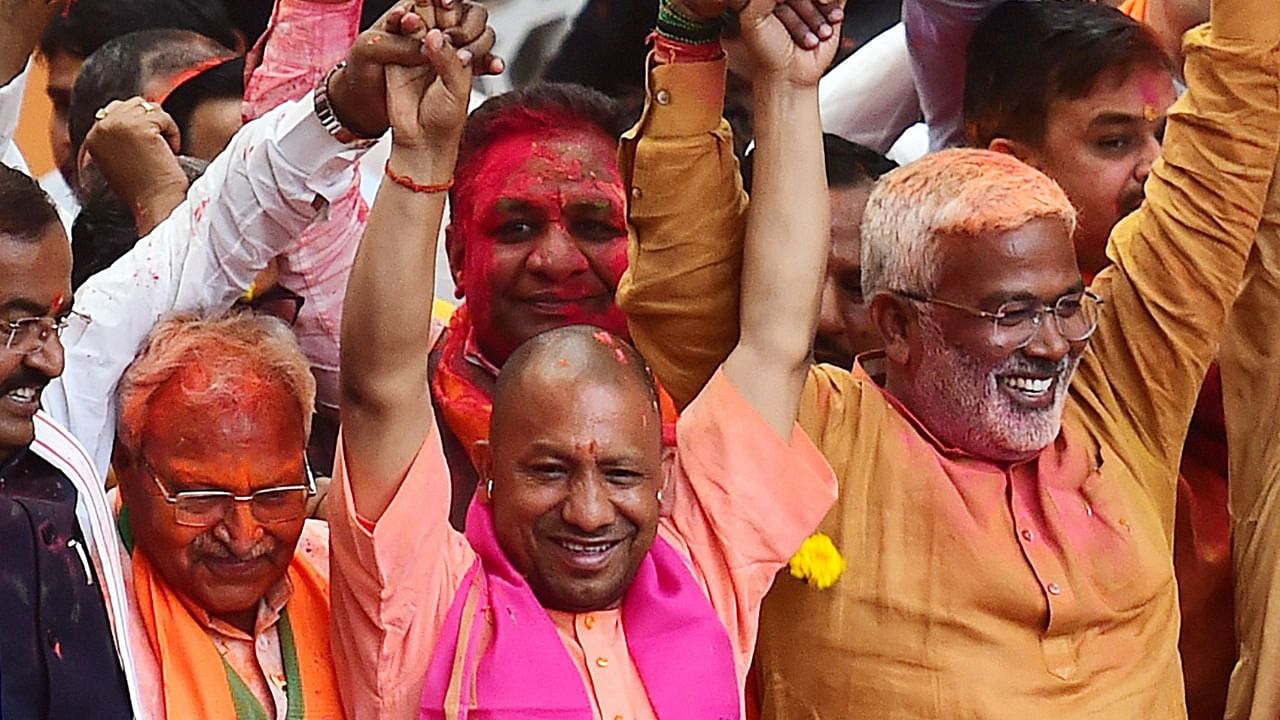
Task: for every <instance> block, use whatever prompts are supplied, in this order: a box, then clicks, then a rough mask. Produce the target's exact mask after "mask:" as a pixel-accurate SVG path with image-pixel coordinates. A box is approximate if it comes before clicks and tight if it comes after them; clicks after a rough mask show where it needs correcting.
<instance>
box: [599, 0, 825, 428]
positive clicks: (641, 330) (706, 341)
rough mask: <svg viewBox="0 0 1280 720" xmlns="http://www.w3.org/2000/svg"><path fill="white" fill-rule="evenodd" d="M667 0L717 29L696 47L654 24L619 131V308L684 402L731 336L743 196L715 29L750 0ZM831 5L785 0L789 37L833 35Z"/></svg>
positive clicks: (729, 346)
mask: <svg viewBox="0 0 1280 720" xmlns="http://www.w3.org/2000/svg"><path fill="white" fill-rule="evenodd" d="M666 5H667V6H668V8H667V9H668V11H670V12H674V13H676V14H677V15H679V16H681V17H684V18H686V19H689V20H691V21H693V22H696V23H701V24H702V27H704V28H706V33H707V35H708V36H709V37H713V38H715V39H714V40H712V41H710V42H706V43H702V44H700V45H696V46H691V45H689V44H687V43H682V42H680V41H679V40H676V39H674V37H672V36H667V35H664V26H663V25H662V23H661V22H660V24H659V28H658V33H657V39H656V41H655V48H654V52H653V54H652V55H651V68H650V71H649V82H648V83H646V87H647V88H648V97H647V98H646V100H645V111H644V114H643V116H642V117H641V118H640V121H639V122H638V123H637V124H636V126H635V127H633V128H632V129H631V130H629V131H628V132H627V133H626V134H625V135H623V139H622V144H621V148H620V151H619V163H618V164H619V167H621V168H622V174H623V177H624V178H625V179H626V182H627V184H628V185H629V188H628V190H629V198H630V205H629V208H628V226H629V229H630V232H631V240H630V249H629V253H628V254H629V259H630V264H629V266H628V268H627V272H626V273H625V274H624V275H623V277H622V281H621V283H619V285H618V306H619V307H620V308H622V311H623V312H624V313H626V315H627V323H628V325H629V327H630V330H631V338H632V340H633V341H634V342H635V344H636V347H637V348H639V349H640V352H641V353H643V354H644V356H645V358H646V359H647V360H648V361H649V363H650V365H651V366H652V367H653V370H654V373H655V374H656V375H657V377H658V380H659V381H661V382H662V384H663V386H664V387H665V388H666V390H667V391H668V392H669V393H670V394H671V397H672V398H673V399H674V400H675V401H676V404H677V405H678V406H680V407H684V406H685V405H688V404H689V403H690V402H691V401H692V400H693V398H694V397H696V396H697V394H698V392H699V391H701V390H702V387H703V386H704V385H706V383H707V381H708V380H709V379H710V378H711V376H712V374H714V373H715V371H716V368H718V367H720V365H721V363H723V362H724V360H725V358H726V357H728V355H729V352H730V351H732V350H733V348H734V345H735V344H736V343H737V342H738V321H739V317H738V301H739V298H740V286H739V282H740V279H741V272H742V243H743V239H744V237H745V232H746V215H747V196H746V194H745V193H744V192H743V190H742V178H741V177H740V176H739V174H738V160H737V158H736V157H735V156H734V153H733V148H734V143H733V133H732V131H731V130H730V128H729V124H728V123H727V122H725V121H724V120H722V119H721V117H720V116H721V114H722V113H723V111H724V98H725V73H726V63H725V58H724V54H723V52H721V50H720V43H719V39H718V30H717V29H716V28H717V27H718V25H717V23H718V21H719V18H720V16H721V15H723V14H724V12H725V11H726V9H730V8H737V7H739V6H741V5H745V2H744V0H736V1H735V2H726V0H671V1H670V2H669V3H666ZM791 5H794V6H795V8H796V9H795V10H792V9H791V7H790V6H791ZM837 7H839V6H838V5H836V4H830V5H826V6H820V5H818V4H816V3H814V2H812V0H791V1H790V2H789V3H788V4H787V5H783V6H781V8H785V10H782V9H780V10H779V12H780V13H782V15H783V16H785V17H786V18H787V21H788V25H787V28H788V30H789V31H790V32H791V36H792V37H793V38H794V39H795V40H797V41H799V42H804V40H805V38H806V37H807V36H812V38H813V39H814V41H815V42H816V39H817V37H818V34H826V35H827V36H828V37H831V36H832V35H831V34H830V33H831V32H832V31H831V29H830V25H828V30H826V31H823V30H822V26H823V25H824V24H826V20H825V16H823V15H822V14H820V12H819V11H820V10H824V11H826V12H827V13H828V14H829V13H830V12H831V11H832V10H833V9H835V8H837ZM831 17H833V18H836V17H840V15H839V14H836V15H834V16H831ZM832 21H833V22H834V19H833V20H832ZM823 232H824V233H825V232H826V231H825V230H824V231H823Z"/></svg>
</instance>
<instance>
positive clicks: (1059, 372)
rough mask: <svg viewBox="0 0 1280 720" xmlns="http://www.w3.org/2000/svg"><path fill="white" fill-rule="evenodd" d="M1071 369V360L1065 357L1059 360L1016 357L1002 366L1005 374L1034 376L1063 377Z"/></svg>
mask: <svg viewBox="0 0 1280 720" xmlns="http://www.w3.org/2000/svg"><path fill="white" fill-rule="evenodd" d="M1069 370H1071V361H1070V360H1069V359H1068V358H1065V357H1064V358H1063V359H1061V360H1059V361H1058V362H1053V361H1052V360H1045V359H1042V358H1029V357H1021V356H1019V357H1015V358H1014V359H1013V361H1012V362H1010V363H1009V364H1008V365H1007V366H1005V367H1003V368H1001V373H1002V374H1005V375H1031V376H1034V377H1062V376H1063V375H1066V374H1067V372H1068V371H1069Z"/></svg>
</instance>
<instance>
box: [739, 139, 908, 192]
mask: <svg viewBox="0 0 1280 720" xmlns="http://www.w3.org/2000/svg"><path fill="white" fill-rule="evenodd" d="M755 155H756V154H755V152H754V151H752V152H750V153H747V156H746V157H745V158H743V160H742V184H743V186H745V187H746V188H747V190H750V189H751V180H752V178H753V176H754V175H755ZM822 156H823V158H824V159H825V160H826V165H827V187H829V188H832V189H835V188H850V187H854V186H855V185H861V184H863V183H873V182H875V181H876V180H878V179H880V176H881V175H884V174H885V173H887V172H889V171H891V170H894V169H895V168H897V167H898V163H896V162H894V161H892V160H890V159H889V158H887V157H885V156H884V155H881V154H880V153H878V152H876V151H875V150H872V149H871V148H869V147H867V146H866V145H859V144H858V143H856V142H850V141H848V140H845V139H844V138H842V137H840V136H839V135H833V134H831V133H822Z"/></svg>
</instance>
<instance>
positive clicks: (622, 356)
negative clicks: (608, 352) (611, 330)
mask: <svg viewBox="0 0 1280 720" xmlns="http://www.w3.org/2000/svg"><path fill="white" fill-rule="evenodd" d="M613 356H614V357H615V358H617V359H618V362H620V363H622V364H623V365H627V364H629V363H630V361H629V360H627V354H626V353H625V352H623V350H622V348H615V349H614V351H613Z"/></svg>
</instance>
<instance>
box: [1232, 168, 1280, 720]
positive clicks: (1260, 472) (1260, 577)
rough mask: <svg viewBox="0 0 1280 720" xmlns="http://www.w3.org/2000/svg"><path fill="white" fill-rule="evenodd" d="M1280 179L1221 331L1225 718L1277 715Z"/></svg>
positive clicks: (1279, 664)
mask: <svg viewBox="0 0 1280 720" xmlns="http://www.w3.org/2000/svg"><path fill="white" fill-rule="evenodd" d="M1278 307H1280V182H1277V180H1276V178H1272V181H1271V193H1270V196H1269V198H1268V200H1267V208H1266V212H1265V214H1264V216H1263V221H1262V227H1261V229H1260V230H1259V231H1258V240H1257V243H1256V245H1255V246H1254V248H1253V253H1252V254H1251V255H1250V256H1249V262H1248V269H1247V271H1246V273H1245V282H1244V289H1243V290H1241V291H1240V297H1239V298H1238V299H1237V300H1236V304H1235V307H1233V308H1232V310H1231V316H1230V318H1229V320H1228V324H1227V330H1226V334H1225V335H1224V336H1223V338H1222V352H1221V354H1220V355H1219V362H1220V364H1221V368H1222V390H1223V405H1224V409H1225V411H1226V424H1227V451H1228V459H1229V478H1230V485H1231V491H1230V505H1231V544H1232V552H1231V556H1232V560H1233V565H1234V568H1235V583H1236V605H1235V611H1236V630H1237V636H1238V638H1239V643H1240V645H1239V647H1240V662H1239V664H1237V666H1236V670H1235V672H1233V673H1232V674H1231V689H1230V692H1229V693H1228V695H1227V697H1228V708H1227V717H1228V718H1248V717H1259V718H1261V717H1280V687H1277V686H1276V684H1275V683H1274V682H1271V680H1270V678H1273V677H1275V674H1276V673H1277V672H1280V638H1277V637H1276V636H1275V634H1274V633H1273V632H1271V631H1270V628H1271V627H1272V626H1273V625H1274V623H1275V621H1276V616H1275V612H1276V611H1275V610H1273V609H1271V607H1270V602H1269V599H1270V598H1271V597H1273V596H1274V594H1275V592H1276V589H1277V588H1280V543H1277V542H1276V539H1277V538H1278V537H1280V505H1277V503H1276V498H1277V490H1280V323H1277V322H1276V321H1275V315H1276V309H1277V308H1278Z"/></svg>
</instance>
